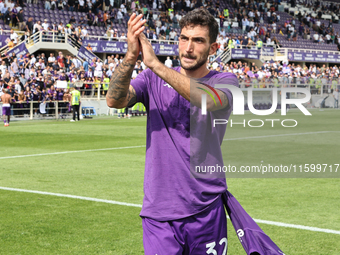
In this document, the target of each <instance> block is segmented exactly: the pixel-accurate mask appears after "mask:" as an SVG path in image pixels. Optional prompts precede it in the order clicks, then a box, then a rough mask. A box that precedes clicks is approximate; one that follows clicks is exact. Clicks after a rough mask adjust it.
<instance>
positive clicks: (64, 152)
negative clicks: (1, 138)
mask: <svg viewBox="0 0 340 255" xmlns="http://www.w3.org/2000/svg"><path fill="white" fill-rule="evenodd" d="M141 147H145V145H136V146H128V147H116V148H104V149H92V150H80V151H59V152H51V153H41V154H31V155H19V156H8V157H0V159H10V158H26V157H36V156H47V155H59V154H69V153H77V152H93V151H110V150H123V149H133V148H141Z"/></svg>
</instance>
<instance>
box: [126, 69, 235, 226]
mask: <svg viewBox="0 0 340 255" xmlns="http://www.w3.org/2000/svg"><path fill="white" fill-rule="evenodd" d="M180 68H181V67H176V68H174V70H176V71H178V72H179V71H180ZM203 78H207V79H210V80H214V84H212V83H211V84H209V81H207V82H206V84H208V85H210V86H212V87H214V86H215V84H226V83H227V84H230V85H235V86H238V80H237V77H236V76H235V75H234V74H232V73H219V72H217V71H210V73H209V74H208V75H207V76H205V77H203ZM218 81H220V82H218ZM131 85H132V86H133V87H134V89H135V91H136V95H137V102H142V103H143V104H144V105H145V107H146V110H147V114H148V121H147V141H146V160H145V174H144V200H143V208H142V211H141V216H143V217H148V218H152V219H155V220H158V221H169V220H176V219H181V218H184V217H188V216H191V215H195V214H198V213H200V212H202V211H204V210H205V209H207V208H208V207H209V206H210V205H211V204H212V203H213V202H214V201H215V200H216V199H218V198H219V197H220V194H221V193H224V192H225V191H226V189H227V184H226V180H225V176H223V178H214V179H212V178H210V179H207V178H192V176H191V172H190V163H191V162H190V161H191V155H192V154H193V153H195V152H197V151H200V153H201V152H202V153H204V154H205V155H210V156H209V157H207V159H206V160H205V162H204V163H205V164H207V165H208V164H211V165H216V163H219V164H223V159H222V154H221V149H220V146H216V143H214V146H205V145H206V144H205V143H204V140H205V139H206V137H209V139H212V140H214V142H218V143H217V144H218V145H220V144H221V143H222V141H223V136H224V133H225V128H226V126H225V125H220V126H223V127H221V128H215V129H214V131H212V130H211V128H210V129H209V128H208V127H207V121H210V122H211V121H212V119H213V118H214V117H215V118H217V117H216V116H218V118H219V119H222V118H223V119H228V118H229V116H230V113H231V111H232V107H229V108H226V109H223V110H220V111H216V112H213V114H212V113H210V112H208V114H207V115H204V116H203V115H201V109H199V108H198V107H195V106H191V107H190V102H188V101H187V100H186V99H184V98H183V97H182V96H180V95H179V94H178V92H177V91H176V90H174V89H173V88H172V87H171V86H169V85H168V84H167V83H166V82H165V81H164V80H162V79H161V78H159V77H158V76H157V75H156V74H154V73H153V72H152V71H151V70H150V69H147V70H145V71H143V72H142V73H141V74H139V75H138V76H137V77H136V79H135V80H133V81H131ZM220 90H222V91H223V92H225V93H226V95H227V97H228V100H229V105H232V96H231V92H230V91H229V90H228V89H220ZM213 115H214V117H213ZM190 116H194V118H195V121H196V122H197V123H202V126H200V127H199V126H198V125H195V128H192V127H190ZM193 145H194V148H195V149H194V150H193V149H191V147H193ZM190 149H191V150H190Z"/></svg>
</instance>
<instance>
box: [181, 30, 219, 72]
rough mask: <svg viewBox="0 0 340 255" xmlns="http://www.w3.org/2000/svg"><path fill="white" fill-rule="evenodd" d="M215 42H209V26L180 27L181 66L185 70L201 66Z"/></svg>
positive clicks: (212, 51) (215, 44) (213, 50)
mask: <svg viewBox="0 0 340 255" xmlns="http://www.w3.org/2000/svg"><path fill="white" fill-rule="evenodd" d="M216 48H217V43H212V44H211V45H210V42H209V28H208V27H202V26H199V25H198V26H194V27H193V26H187V27H184V28H183V29H182V32H181V35H180V38H179V45H178V50H179V58H180V61H181V67H182V68H183V69H185V70H196V69H198V68H200V67H201V66H203V65H204V64H205V63H206V62H207V59H208V56H209V55H211V54H213V53H214V52H215V50H216Z"/></svg>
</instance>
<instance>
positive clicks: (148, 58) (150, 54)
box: [139, 33, 160, 70]
mask: <svg viewBox="0 0 340 255" xmlns="http://www.w3.org/2000/svg"><path fill="white" fill-rule="evenodd" d="M139 41H140V44H141V46H142V47H141V51H142V59H143V63H144V64H145V65H146V66H147V67H149V68H150V69H151V70H153V68H154V67H155V66H156V65H157V64H158V63H160V61H159V60H158V58H157V56H156V54H155V52H154V50H153V48H152V45H151V43H150V42H149V41H148V39H147V38H146V36H145V35H144V34H143V33H141V34H140V35H139Z"/></svg>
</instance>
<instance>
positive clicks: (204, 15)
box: [179, 9, 219, 43]
mask: <svg viewBox="0 0 340 255" xmlns="http://www.w3.org/2000/svg"><path fill="white" fill-rule="evenodd" d="M197 25H200V26H204V27H208V28H209V41H210V43H214V42H216V38H217V35H218V32H219V28H218V24H217V21H216V20H215V18H214V16H213V15H211V14H210V12H209V11H208V10H206V9H194V10H192V11H190V12H188V13H187V14H186V15H185V16H184V17H183V18H182V19H181V20H180V21H179V26H180V28H181V29H183V28H184V27H187V26H197Z"/></svg>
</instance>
